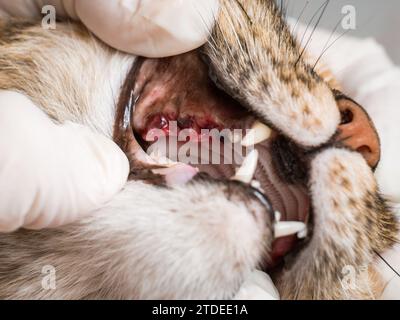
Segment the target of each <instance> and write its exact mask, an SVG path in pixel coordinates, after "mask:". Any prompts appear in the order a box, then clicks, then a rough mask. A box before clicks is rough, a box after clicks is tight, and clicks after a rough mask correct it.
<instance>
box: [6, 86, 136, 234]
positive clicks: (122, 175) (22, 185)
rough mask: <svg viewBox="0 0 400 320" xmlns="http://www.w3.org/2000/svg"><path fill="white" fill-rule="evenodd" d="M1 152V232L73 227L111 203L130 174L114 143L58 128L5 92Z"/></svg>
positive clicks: (77, 128) (75, 128)
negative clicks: (93, 211)
mask: <svg viewBox="0 0 400 320" xmlns="http://www.w3.org/2000/svg"><path fill="white" fill-rule="evenodd" d="M0 150H1V152H0V195H1V197H0V232H9V231H14V230H16V229H18V228H20V227H26V228H31V229H41V228H47V227H56V226H60V225H63V224H67V223H70V222H73V221H75V220H77V219H79V218H80V217H81V216H83V215H85V214H87V213H89V212H91V211H92V210H94V209H96V208H98V207H100V206H101V205H102V204H104V202H106V201H107V200H109V199H111V197H112V196H113V195H114V194H115V193H117V192H118V191H119V190H120V189H121V188H122V187H123V186H124V184H125V182H126V180H127V176H128V172H129V163H128V160H127V158H126V156H125V155H124V153H123V152H122V150H120V149H119V148H118V146H117V145H116V144H114V142H113V141H111V140H109V139H107V138H105V137H103V136H101V135H98V134H95V133H93V132H91V131H90V130H89V129H88V128H85V127H83V126H80V125H77V124H72V123H66V124H63V125H56V124H55V123H53V122H52V121H51V120H50V119H49V118H48V117H47V115H46V114H44V113H43V112H42V111H41V110H40V109H38V108H37V107H36V105H35V104H34V103H33V102H32V101H30V100H29V99H28V98H27V97H25V96H23V95H21V94H19V93H15V92H10V91H0Z"/></svg>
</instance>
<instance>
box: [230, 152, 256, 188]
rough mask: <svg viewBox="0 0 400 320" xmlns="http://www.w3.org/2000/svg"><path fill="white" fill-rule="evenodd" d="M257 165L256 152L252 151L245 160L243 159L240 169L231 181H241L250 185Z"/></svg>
mask: <svg viewBox="0 0 400 320" xmlns="http://www.w3.org/2000/svg"><path fill="white" fill-rule="evenodd" d="M257 163H258V151H257V150H255V149H254V150H252V151H251V152H250V153H249V154H248V155H247V157H246V158H244V160H243V163H242V165H241V167H240V168H239V169H238V170H237V171H236V174H235V176H234V177H233V178H232V180H237V181H241V182H243V183H247V184H249V183H251V181H252V180H253V176H254V173H255V172H256V168H257Z"/></svg>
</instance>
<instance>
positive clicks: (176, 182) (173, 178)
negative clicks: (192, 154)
mask: <svg viewBox="0 0 400 320" xmlns="http://www.w3.org/2000/svg"><path fill="white" fill-rule="evenodd" d="M153 171H154V173H156V174H160V175H163V176H165V181H166V183H167V185H168V186H169V187H175V186H182V185H185V184H186V183H188V182H189V181H190V180H191V179H192V178H193V177H194V176H195V175H196V174H197V173H198V172H199V170H198V169H197V168H194V167H192V166H189V165H187V164H184V163H178V164H176V165H174V166H172V167H169V168H163V169H156V170H153Z"/></svg>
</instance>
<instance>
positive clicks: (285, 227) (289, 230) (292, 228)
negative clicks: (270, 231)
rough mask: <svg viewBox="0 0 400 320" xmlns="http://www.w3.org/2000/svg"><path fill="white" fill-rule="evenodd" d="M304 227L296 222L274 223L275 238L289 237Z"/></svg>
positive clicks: (304, 226) (301, 223)
mask: <svg viewBox="0 0 400 320" xmlns="http://www.w3.org/2000/svg"><path fill="white" fill-rule="evenodd" d="M305 228H306V225H305V224H304V223H303V222H298V221H283V222H276V223H275V227H274V229H275V238H281V237H286V236H290V235H292V234H295V233H298V232H301V231H303V230H304V229H305Z"/></svg>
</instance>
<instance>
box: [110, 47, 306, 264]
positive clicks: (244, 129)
mask: <svg viewBox="0 0 400 320" xmlns="http://www.w3.org/2000/svg"><path fill="white" fill-rule="evenodd" d="M115 140H116V142H117V143H118V144H119V145H120V146H121V147H122V149H123V150H124V151H125V153H126V154H127V155H128V157H129V158H130V161H131V167H132V171H135V175H134V178H137V179H146V180H148V181H150V182H151V183H158V180H157V179H156V178H154V176H153V173H156V174H157V173H160V172H161V173H162V172H163V171H162V170H163V169H164V168H167V169H168V167H169V166H171V164H173V163H175V162H181V163H182V162H183V163H185V164H187V165H188V166H186V167H185V168H184V169H182V171H183V175H185V174H186V172H188V173H187V175H189V177H191V175H190V169H187V168H196V170H198V171H199V172H203V173H206V174H208V175H210V176H211V177H213V178H216V179H226V180H227V179H237V180H240V181H242V182H244V183H247V184H249V188H250V186H251V187H252V188H256V189H258V190H260V192H262V193H263V194H264V195H265V196H266V199H268V201H269V202H270V205H271V207H272V208H273V211H274V212H276V213H278V214H277V215H279V216H280V219H281V221H301V222H306V223H307V222H308V216H309V211H310V199H309V195H308V190H307V187H306V185H305V183H304V181H305V180H306V179H305V176H304V175H305V173H304V172H305V169H304V168H303V167H302V166H301V165H300V164H299V162H298V160H297V159H296V153H295V152H293V150H291V152H289V153H286V152H287V151H285V150H290V149H291V148H290V146H288V143H289V142H287V141H286V140H285V139H284V138H283V137H282V136H281V135H280V134H279V133H278V132H276V131H274V130H272V129H270V128H268V127H267V126H265V125H263V124H261V123H260V122H258V120H257V118H256V116H255V115H253V114H251V113H249V112H248V111H247V110H246V109H245V108H243V107H242V106H241V105H240V104H239V103H238V102H236V101H235V100H234V99H232V98H231V97H230V96H228V95H227V94H226V93H224V92H223V91H221V90H219V89H218V88H217V87H216V85H215V84H214V83H213V82H212V81H211V80H210V77H209V75H208V69H207V67H206V65H205V64H204V63H203V62H202V61H201V59H200V58H199V56H198V55H197V53H195V52H192V53H188V54H184V55H180V56H176V57H172V58H165V59H140V60H139V61H138V62H137V63H136V64H135V66H134V67H133V68H132V70H131V72H130V74H129V75H128V77H127V80H126V82H125V85H124V87H123V89H122V93H121V96H120V101H119V104H118V110H117V117H116V126H115ZM162 141H163V142H164V144H162V143H161V142H162ZM215 142H218V143H217V144H216V143H215ZM163 145H165V146H166V148H164V149H163V148H161V147H160V146H163ZM171 146H174V148H171ZM184 148H185V150H184V152H182V150H183V149H184ZM160 149H163V150H160ZM193 150H195V151H196V152H195V154H194V155H193V153H194V152H193ZM249 150H250V151H249ZM182 154H183V155H184V156H185V157H184V160H182ZM244 159H245V160H244ZM243 160H244V161H243ZM243 163H245V164H244V165H243ZM189 166H190V167H189ZM239 168H241V169H239ZM288 168H289V170H287V169H288ZM293 168H295V169H293ZM141 170H143V172H147V173H149V174H148V175H146V174H138V173H137V172H140V171H141ZM193 172H194V173H193V174H192V175H194V174H195V171H194V170H193ZM181 174H182V173H181ZM150 176H151V177H152V178H149V177H150ZM296 243H297V235H290V236H283V237H281V238H279V239H277V240H276V241H275V243H274V245H273V250H272V254H271V255H272V262H271V263H270V267H272V266H273V265H275V264H276V263H277V262H278V261H279V260H280V259H281V258H282V257H283V256H284V255H285V254H287V253H288V252H289V251H290V250H291V249H292V248H293V246H294V245H295V244H296Z"/></svg>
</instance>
